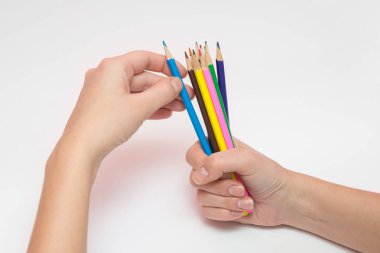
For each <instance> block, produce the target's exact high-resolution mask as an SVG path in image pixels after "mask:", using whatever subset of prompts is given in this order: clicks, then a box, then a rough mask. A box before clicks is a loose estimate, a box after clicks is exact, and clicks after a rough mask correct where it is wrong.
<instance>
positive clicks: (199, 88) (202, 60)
mask: <svg viewBox="0 0 380 253" xmlns="http://www.w3.org/2000/svg"><path fill="white" fill-rule="evenodd" d="M163 44H164V49H165V53H166V55H167V59H168V65H169V68H170V70H171V71H172V74H173V75H174V76H178V74H177V71H176V66H175V64H174V60H173V56H172V55H171V53H170V51H169V50H168V48H167V46H166V43H165V42H163ZM218 49H219V50H220V47H219V43H218ZM189 54H190V57H191V60H190V59H189V57H188V55H187V53H186V52H185V58H186V64H187V67H188V73H189V76H190V80H191V82H192V84H193V87H194V90H195V94H196V97H197V101H198V104H199V107H200V110H201V113H202V117H203V119H204V121H205V125H206V129H207V132H208V134H209V138H210V140H209V141H210V144H209V142H208V141H207V139H206V137H205V134H204V132H203V129H202V128H201V127H200V125H199V120H198V118H197V116H196V114H195V112H194V108H193V106H192V104H191V103H186V102H185V106H186V108H187V110H188V113H189V116H190V119H191V121H192V123H193V126H194V129H195V131H196V133H197V136H198V138H199V141H200V143H201V146H202V148H203V150H204V151H205V153H206V154H207V155H211V151H213V152H218V151H225V150H228V149H233V148H234V143H233V140H232V135H231V131H230V127H229V120H228V117H227V113H226V109H225V106H224V100H223V97H222V95H221V92H220V88H219V84H218V80H217V77H216V74H215V68H214V65H213V63H212V59H211V56H210V54H209V52H208V46H207V42H206V43H205V47H204V49H203V48H202V46H200V47H198V43H196V48H195V49H194V50H191V49H189ZM223 76H224V75H223ZM181 81H182V79H181ZM224 85H225V83H224ZM182 95H183V96H184V97H185V99H184V101H186V94H181V96H182ZM210 145H211V148H210ZM231 178H232V179H234V180H238V181H239V182H241V183H242V180H241V178H240V176H239V175H238V174H235V173H231ZM244 196H245V197H249V194H248V192H247V191H246V190H245V191H244ZM250 213H252V209H248V210H246V211H244V215H248V214H250Z"/></svg>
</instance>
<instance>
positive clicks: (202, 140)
mask: <svg viewBox="0 0 380 253" xmlns="http://www.w3.org/2000/svg"><path fill="white" fill-rule="evenodd" d="M162 44H164V49H165V54H166V59H167V62H168V65H169V69H170V72H171V73H172V75H173V76H175V77H178V78H179V80H181V82H182V90H181V93H180V94H181V98H182V100H183V103H184V104H185V107H186V110H187V113H188V114H189V117H190V120H191V123H192V124H193V127H194V130H195V133H196V134H197V136H198V139H199V142H200V143H201V146H202V148H203V151H204V152H205V153H206V155H208V156H209V155H211V154H212V151H211V148H210V145H209V143H208V141H207V138H206V135H205V133H204V132H203V129H202V126H201V123H200V122H199V119H198V117H197V114H196V113H195V110H194V107H193V104H192V103H191V100H190V97H189V94H188V93H187V90H186V87H185V84H184V83H183V80H182V77H181V74H180V73H179V70H178V67H177V64H176V63H175V60H174V58H173V56H172V54H171V53H170V51H169V49H168V47H167V46H166V43H165V41H162Z"/></svg>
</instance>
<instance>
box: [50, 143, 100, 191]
mask: <svg viewBox="0 0 380 253" xmlns="http://www.w3.org/2000/svg"><path fill="white" fill-rule="evenodd" d="M102 159H103V157H102V156H100V155H95V154H94V153H93V152H92V151H91V149H89V148H88V147H87V145H86V144H85V143H84V142H82V141H79V140H76V139H74V138H66V137H62V138H61V139H60V140H59V141H58V143H57V145H56V146H55V148H54V150H53V152H52V153H51V155H50V157H49V159H48V161H47V164H46V173H49V172H50V171H52V170H53V171H57V170H64V171H65V172H67V173H74V174H78V176H80V177H83V179H88V180H89V181H90V182H91V185H92V183H93V182H94V180H95V177H96V173H97V170H98V168H99V166H100V163H101V162H102Z"/></svg>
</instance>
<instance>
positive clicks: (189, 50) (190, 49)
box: [189, 47, 193, 56]
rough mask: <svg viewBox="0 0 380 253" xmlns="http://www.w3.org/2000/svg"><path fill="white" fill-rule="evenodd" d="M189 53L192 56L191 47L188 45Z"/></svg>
mask: <svg viewBox="0 0 380 253" xmlns="http://www.w3.org/2000/svg"><path fill="white" fill-rule="evenodd" d="M189 55H190V56H192V55H193V54H192V52H191V49H190V47H189Z"/></svg>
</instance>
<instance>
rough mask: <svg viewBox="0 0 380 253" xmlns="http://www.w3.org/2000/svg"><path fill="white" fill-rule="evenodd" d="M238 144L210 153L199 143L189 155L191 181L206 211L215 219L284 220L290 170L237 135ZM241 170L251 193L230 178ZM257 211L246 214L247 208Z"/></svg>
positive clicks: (257, 222) (265, 222)
mask: <svg viewBox="0 0 380 253" xmlns="http://www.w3.org/2000/svg"><path fill="white" fill-rule="evenodd" d="M235 144H236V148H235V149H232V150H227V151H223V152H218V153H214V154H212V155H211V156H209V157H207V156H206V154H205V153H204V152H203V150H202V148H201V147H200V145H199V143H198V142H197V143H195V144H194V145H193V146H192V147H191V148H190V149H189V150H188V152H187V155H186V159H187V161H188V163H189V164H190V165H191V166H192V167H193V170H192V172H191V174H190V182H191V183H192V185H194V186H195V187H197V188H198V193H197V196H198V202H199V204H200V206H201V211H202V214H203V215H204V216H205V217H206V218H208V219H212V220H220V221H237V222H241V223H247V224H255V225H262V226H275V225H280V224H282V210H283V208H284V207H285V204H286V197H287V194H286V192H287V187H286V182H287V178H288V174H289V173H290V171H287V170H285V169H284V168H282V167H281V166H280V165H279V164H278V163H276V162H274V161H273V160H271V159H269V158H267V157H265V156H264V155H262V154H260V153H259V152H257V151H255V150H253V149H252V148H250V147H249V146H247V145H246V144H244V143H243V142H241V141H239V140H237V139H235ZM230 172H236V173H238V174H240V176H241V178H242V180H243V182H244V185H245V187H246V189H247V190H248V192H249V194H250V196H251V197H244V187H243V185H242V184H241V183H239V182H237V181H234V180H231V179H229V174H230ZM252 208H253V213H252V214H251V215H248V216H246V217H243V211H244V210H247V209H252Z"/></svg>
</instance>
